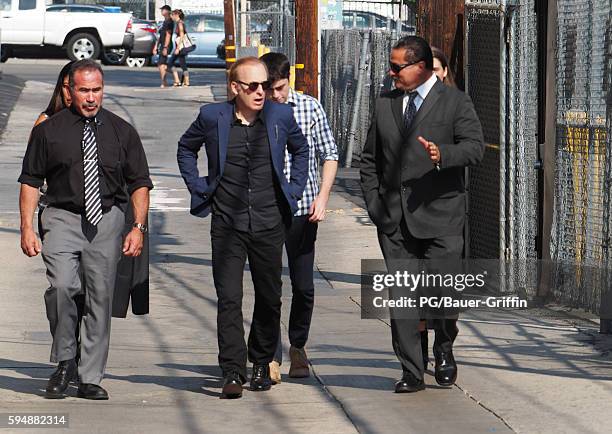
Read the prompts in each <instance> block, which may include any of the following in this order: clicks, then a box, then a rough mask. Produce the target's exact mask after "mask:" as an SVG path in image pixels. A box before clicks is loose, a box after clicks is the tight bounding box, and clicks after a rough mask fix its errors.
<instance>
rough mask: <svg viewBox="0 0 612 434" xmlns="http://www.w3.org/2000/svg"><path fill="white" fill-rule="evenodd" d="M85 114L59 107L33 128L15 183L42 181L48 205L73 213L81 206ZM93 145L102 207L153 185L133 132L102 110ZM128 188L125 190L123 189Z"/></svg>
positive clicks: (35, 184) (37, 183)
mask: <svg viewBox="0 0 612 434" xmlns="http://www.w3.org/2000/svg"><path fill="white" fill-rule="evenodd" d="M84 127H85V119H84V118H83V117H82V116H81V115H79V114H77V113H76V112H74V111H73V110H71V109H70V108H67V109H63V110H61V111H60V112H58V113H57V114H55V115H54V116H52V117H51V118H49V120H47V121H45V122H43V123H41V124H39V125H37V126H36V127H35V128H34V129H33V130H32V135H31V137H30V141H29V143H28V147H27V150H26V154H25V157H24V159H23V168H22V171H21V176H20V177H19V182H20V183H22V184H27V185H30V186H32V187H35V188H40V187H41V186H42V185H43V183H44V181H45V180H46V181H47V192H46V196H45V200H46V202H47V203H48V205H49V206H52V207H55V208H62V209H65V210H67V211H71V212H74V213H79V214H80V213H82V212H83V211H84V209H85V205H84V204H85V191H84V190H85V180H84V172H83V170H84V169H83V151H82V145H81V142H82V139H83V130H84ZM93 130H94V134H95V135H96V144H97V147H98V166H99V172H98V176H99V177H100V195H101V198H102V208H103V209H104V210H105V211H106V210H108V209H110V208H111V207H112V206H113V205H119V206H122V205H124V204H126V203H127V201H128V194H130V195H131V194H132V192H134V190H136V189H138V188H140V187H147V188H149V189H151V188H153V183H152V182H151V178H150V177H149V166H148V164H147V158H146V155H145V152H144V149H143V146H142V143H141V141H140V137H139V136H138V133H137V132H136V130H135V129H134V127H132V126H131V125H130V124H129V123H127V122H126V121H124V120H123V119H121V118H120V117H118V116H117V115H115V114H113V113H111V112H109V111H108V110H105V109H100V111H99V112H98V114H97V115H96V125H94V127H93ZM126 187H127V191H126Z"/></svg>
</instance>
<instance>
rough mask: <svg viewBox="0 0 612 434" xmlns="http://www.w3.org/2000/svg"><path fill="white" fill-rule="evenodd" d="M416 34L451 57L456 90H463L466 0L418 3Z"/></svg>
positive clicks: (438, 0)
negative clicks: (457, 88)
mask: <svg viewBox="0 0 612 434" xmlns="http://www.w3.org/2000/svg"><path fill="white" fill-rule="evenodd" d="M417 11H418V12H417V35H419V36H421V37H422V38H424V39H425V40H426V41H427V42H429V43H430V44H431V45H433V46H434V47H438V48H439V49H440V50H442V52H443V53H444V54H446V57H447V58H448V62H449V66H450V69H451V71H452V72H453V75H454V77H455V82H456V83H457V87H459V88H460V89H463V84H464V77H463V40H464V32H465V31H464V28H463V21H464V11H465V0H417Z"/></svg>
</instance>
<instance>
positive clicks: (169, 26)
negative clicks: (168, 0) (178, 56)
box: [157, 18, 174, 49]
mask: <svg viewBox="0 0 612 434" xmlns="http://www.w3.org/2000/svg"><path fill="white" fill-rule="evenodd" d="M173 32H174V21H172V18H166V19H165V20H164V22H163V24H162V25H161V27H160V28H159V40H158V41H157V42H158V44H159V46H160V49H161V48H164V44H165V41H166V33H169V34H170V36H169V42H168V49H170V48H171V47H172V33H173Z"/></svg>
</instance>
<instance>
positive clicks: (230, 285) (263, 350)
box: [210, 215, 285, 379]
mask: <svg viewBox="0 0 612 434" xmlns="http://www.w3.org/2000/svg"><path fill="white" fill-rule="evenodd" d="M210 235H211V239H212V265H213V279H214V282H215V288H216V290H217V309H218V310H217V338H218V341H219V366H220V367H221V370H222V371H223V375H224V376H226V375H228V374H229V373H231V372H236V373H238V374H240V375H241V376H242V378H243V379H246V378H247V374H246V363H247V352H248V359H249V361H251V362H252V363H254V364H268V363H270V362H271V361H272V358H273V357H274V351H275V350H276V345H277V342H278V333H279V328H280V314H281V295H282V280H281V273H282V265H283V262H282V258H283V250H282V249H283V243H284V242H285V228H284V226H283V224H282V223H281V224H279V225H277V226H276V227H274V228H273V229H269V230H263V231H258V232H242V231H237V230H235V229H234V228H233V227H232V226H231V225H228V224H227V223H225V222H224V221H223V219H222V218H221V217H219V216H214V215H213V217H212V225H211V230H210ZM247 258H248V259H249V267H250V269H251V277H252V279H253V285H254V287H255V308H254V310H253V319H252V322H251V331H250V333H249V340H248V350H247V345H246V344H245V341H244V326H243V319H242V276H243V271H244V264H245V261H246V259H247Z"/></svg>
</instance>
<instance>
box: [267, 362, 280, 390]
mask: <svg viewBox="0 0 612 434" xmlns="http://www.w3.org/2000/svg"><path fill="white" fill-rule="evenodd" d="M270 379H271V380H272V384H280V382H281V372H280V364H279V363H278V362H277V361H276V360H272V361H271V362H270Z"/></svg>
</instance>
